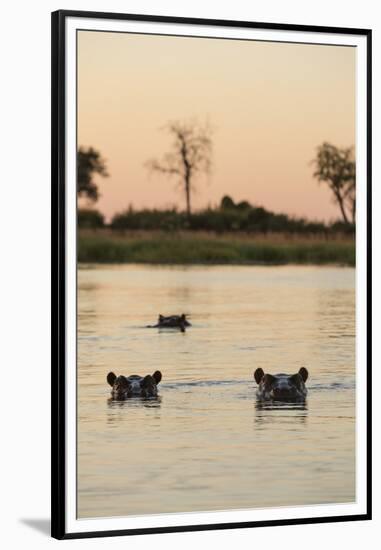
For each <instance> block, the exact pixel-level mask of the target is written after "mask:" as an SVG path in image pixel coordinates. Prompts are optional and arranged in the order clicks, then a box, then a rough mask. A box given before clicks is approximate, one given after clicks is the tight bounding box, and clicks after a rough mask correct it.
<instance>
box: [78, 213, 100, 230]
mask: <svg viewBox="0 0 381 550" xmlns="http://www.w3.org/2000/svg"><path fill="white" fill-rule="evenodd" d="M104 224H105V220H104V216H103V214H102V213H101V212H99V210H92V209H91V208H80V209H79V210H78V227H81V228H82V227H83V228H87V229H97V228H99V227H104Z"/></svg>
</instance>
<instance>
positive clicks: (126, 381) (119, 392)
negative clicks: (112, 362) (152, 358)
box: [107, 370, 161, 401]
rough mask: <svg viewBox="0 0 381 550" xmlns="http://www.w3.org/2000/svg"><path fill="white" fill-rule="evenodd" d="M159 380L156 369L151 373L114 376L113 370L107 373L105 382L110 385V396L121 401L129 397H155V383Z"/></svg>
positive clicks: (158, 372) (159, 375)
mask: <svg viewBox="0 0 381 550" xmlns="http://www.w3.org/2000/svg"><path fill="white" fill-rule="evenodd" d="M160 380H161V372H160V371H158V370H157V371H156V372H154V373H153V374H152V375H151V374H147V376H138V375H137V374H132V375H131V376H123V375H120V376H116V374H114V373H113V372H109V373H108V375H107V382H108V383H109V384H110V386H111V387H112V390H111V395H112V398H113V399H115V400H117V401H122V400H124V399H127V398H129V397H156V396H157V385H158V384H159V382H160Z"/></svg>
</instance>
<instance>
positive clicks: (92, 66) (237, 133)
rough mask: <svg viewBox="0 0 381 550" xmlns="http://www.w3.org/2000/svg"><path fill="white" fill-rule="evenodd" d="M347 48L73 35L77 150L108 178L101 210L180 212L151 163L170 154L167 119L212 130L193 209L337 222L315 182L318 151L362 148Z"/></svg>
mask: <svg viewBox="0 0 381 550" xmlns="http://www.w3.org/2000/svg"><path fill="white" fill-rule="evenodd" d="M355 56H356V51H355V49H354V48H351V47H344V46H324V45H308V44H287V43H274V42H254V41H242V40H223V39H205V38H204V39H203V38H191V37H168V36H148V35H133V34H125V33H109V32H90V31H79V33H78V144H79V145H82V146H85V147H87V146H93V147H95V148H96V149H98V150H99V151H100V152H101V154H102V156H103V157H104V158H105V159H106V161H107V167H108V171H109V173H110V177H109V178H106V179H104V180H103V179H102V178H96V181H97V183H98V184H99V189H100V193H101V198H100V200H99V201H98V203H97V205H96V207H97V208H99V209H100V210H101V211H102V212H103V213H104V214H105V215H106V216H107V218H108V219H110V217H111V216H112V215H113V214H114V213H115V212H120V211H122V210H124V209H126V208H127V207H128V206H129V205H130V204H132V205H133V206H134V207H136V208H141V207H150V208H151V207H156V208H164V207H168V206H169V207H170V206H174V205H176V206H177V207H178V208H180V209H183V208H184V197H183V194H182V193H181V191H180V190H179V189H178V188H177V187H176V181H175V180H168V179H167V178H165V177H164V176H161V175H158V174H157V175H155V174H151V175H150V174H149V172H148V171H147V169H146V168H145V166H144V164H145V162H146V161H147V160H148V159H150V158H155V157H156V158H160V157H161V156H162V155H163V154H164V153H165V152H166V151H168V150H170V144H171V137H170V135H169V134H167V133H166V132H165V131H163V129H162V128H163V126H165V125H166V124H167V123H168V122H169V121H174V120H179V121H184V120H190V119H198V120H199V121H200V122H203V121H205V120H208V121H209V123H210V124H211V126H212V127H213V129H214V130H213V171H212V175H211V178H210V179H209V181H207V180H206V179H202V178H201V179H200V180H199V181H198V183H197V194H195V195H194V196H193V206H194V208H195V209H198V208H203V207H206V206H208V205H211V206H214V205H216V204H218V203H219V202H220V200H221V197H222V196H223V195H226V194H227V195H230V196H231V197H232V198H233V199H234V200H236V201H240V200H248V201H250V202H251V203H253V204H255V205H258V206H264V207H265V208H268V209H270V210H273V211H276V212H286V213H288V214H291V215H297V216H305V217H308V218H311V219H324V220H330V219H334V218H338V217H339V212H338V208H337V206H336V205H334V204H333V203H332V201H331V195H330V192H329V190H328V189H327V187H326V186H325V184H320V185H319V184H318V183H317V181H316V180H315V179H314V178H313V166H312V165H311V160H312V159H313V158H314V156H315V153H316V147H317V146H318V145H319V144H321V143H322V142H323V141H328V142H330V143H333V144H335V145H337V146H340V147H349V146H350V145H353V144H354V143H355V59H356V57H355Z"/></svg>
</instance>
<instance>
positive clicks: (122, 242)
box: [78, 229, 355, 266]
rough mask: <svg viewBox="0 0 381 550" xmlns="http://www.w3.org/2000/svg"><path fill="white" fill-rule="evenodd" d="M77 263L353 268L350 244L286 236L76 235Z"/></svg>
mask: <svg viewBox="0 0 381 550" xmlns="http://www.w3.org/2000/svg"><path fill="white" fill-rule="evenodd" d="M78 261H79V262H84V263H147V264H148V263H149V264H266V265H282V264H288V263H293V264H316V265H322V264H339V265H347V266H354V265H355V243H354V239H352V238H350V237H349V238H348V237H340V236H337V237H333V238H332V237H331V238H326V237H324V236H316V235H314V236H311V237H306V236H305V235H303V236H298V235H295V234H293V235H288V234H279V233H277V234H271V235H247V234H237V233H228V234H222V235H215V234H212V233H199V232H176V233H166V232H163V233H161V232H157V231H152V232H144V231H141V232H124V233H120V232H116V231H110V230H107V229H106V230H81V231H80V232H79V236H78Z"/></svg>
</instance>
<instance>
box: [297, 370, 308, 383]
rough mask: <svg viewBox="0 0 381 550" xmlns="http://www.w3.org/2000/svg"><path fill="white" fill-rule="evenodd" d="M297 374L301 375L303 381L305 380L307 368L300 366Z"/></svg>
mask: <svg viewBox="0 0 381 550" xmlns="http://www.w3.org/2000/svg"><path fill="white" fill-rule="evenodd" d="M299 374H300V376H301V377H302V380H303V382H305V381H306V380H307V378H308V370H307V369H306V368H304V367H302V368H301V369H300V370H299Z"/></svg>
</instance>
